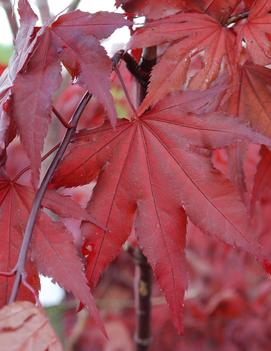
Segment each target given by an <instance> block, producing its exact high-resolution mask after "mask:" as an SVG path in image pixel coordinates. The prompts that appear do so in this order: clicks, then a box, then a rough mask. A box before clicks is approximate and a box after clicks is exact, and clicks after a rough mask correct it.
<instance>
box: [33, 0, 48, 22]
mask: <svg viewBox="0 0 271 351" xmlns="http://www.w3.org/2000/svg"><path fill="white" fill-rule="evenodd" d="M36 2H37V6H38V9H39V13H40V17H41V21H42V23H43V24H44V23H46V22H47V21H48V20H49V19H50V17H51V14H50V8H49V5H48V1H47V0H36Z"/></svg>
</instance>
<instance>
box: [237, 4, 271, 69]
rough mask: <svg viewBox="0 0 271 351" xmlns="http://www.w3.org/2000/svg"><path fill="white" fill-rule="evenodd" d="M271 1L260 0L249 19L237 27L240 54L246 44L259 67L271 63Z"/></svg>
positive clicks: (253, 7) (251, 10) (254, 6)
mask: <svg viewBox="0 0 271 351" xmlns="http://www.w3.org/2000/svg"><path fill="white" fill-rule="evenodd" d="M270 10H271V1H270V0H258V1H255V2H254V5H253V6H252V7H251V9H250V11H249V15H248V18H247V19H245V20H243V21H242V22H240V23H238V24H237V25H236V27H235V30H236V32H237V42H238V44H239V54H240V53H241V51H242V48H243V46H244V42H245V45H246V49H247V51H248V54H249V56H250V59H251V60H252V61H253V62H254V63H255V64H258V65H267V64H270V63H271V44H270V32H271V14H269V11H270Z"/></svg>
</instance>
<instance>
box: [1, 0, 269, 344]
mask: <svg viewBox="0 0 271 351" xmlns="http://www.w3.org/2000/svg"><path fill="white" fill-rule="evenodd" d="M116 6H117V7H120V8H122V9H123V10H124V13H109V12H97V13H94V14H90V13H88V12H82V11H80V10H76V11H72V12H68V13H64V14H60V15H58V16H56V17H54V18H51V19H50V20H48V21H47V23H46V24H44V25H41V26H37V20H38V17H37V15H36V14H35V13H34V11H33V10H32V8H31V6H30V4H29V2H28V1H27V0H19V3H18V10H19V15H20V26H19V30H18V33H17V36H16V39H15V41H14V53H13V56H12V57H11V59H10V62H9V65H8V67H7V68H6V69H5V70H4V72H3V73H2V75H1V78H0V166H1V168H0V232H1V236H0V243H1V245H0V305H1V307H3V306H5V305H6V304H8V303H11V302H14V301H15V299H16V298H18V299H19V300H27V301H32V302H34V301H35V298H36V296H37V294H38V290H39V288H40V283H39V273H42V274H44V275H47V276H50V277H52V278H53V279H54V280H55V281H56V282H58V283H59V284H60V285H61V286H62V287H63V288H65V289H66V291H68V292H71V293H72V294H73V295H74V296H75V297H76V298H77V299H78V300H79V301H80V302H81V304H82V305H84V306H86V307H88V309H89V311H90V313H91V320H90V323H91V325H93V323H96V324H97V325H98V326H99V327H100V329H101V330H103V331H104V327H103V322H102V321H101V318H100V316H99V313H98V310H97V308H96V305H95V301H94V298H93V296H92V293H93V291H94V289H95V288H96V286H97V284H98V282H99V281H100V278H101V276H102V274H103V273H104V272H105V271H106V269H107V268H108V266H110V264H111V263H112V261H113V260H114V259H115V258H116V257H118V256H119V254H120V252H121V250H122V247H123V245H124V244H125V243H127V242H129V245H130V246H131V247H132V248H133V249H136V250H138V249H139V248H140V250H142V253H143V254H144V255H145V256H146V258H147V261H148V263H149V264H150V266H151V268H152V271H153V273H154V277H155V279H156V281H157V283H158V285H159V287H160V288H161V289H162V291H163V294H164V296H165V299H166V301H167V303H168V305H169V309H170V311H171V318H172V320H173V323H174V325H175V327H176V329H177V331H178V333H182V332H183V328H184V322H183V321H184V320H185V318H184V310H185V307H184V294H185V291H186V290H187V289H189V284H188V280H189V278H188V276H189V274H191V268H190V264H191V262H190V261H191V260H189V255H186V251H187V242H189V245H191V246H192V250H194V251H195V252H196V253H197V254H199V252H200V247H201V246H202V250H204V247H205V245H207V244H206V242H209V240H210V241H211V243H213V241H212V240H213V238H215V239H219V240H220V241H222V242H224V244H226V245H227V246H226V247H228V246H232V247H234V248H235V249H236V250H239V251H238V252H241V251H244V252H246V253H248V254H250V255H251V256H252V257H254V258H255V259H256V260H257V261H258V262H259V263H260V265H262V266H263V267H264V268H265V269H266V271H267V272H269V273H270V272H271V263H270V258H269V257H270V253H271V245H270V244H271V241H270V238H269V236H270V234H269V233H270V220H268V216H267V215H266V213H267V212H268V210H269V209H270V190H269V188H270V176H269V175H270V161H271V156H270V150H269V147H270V146H271V145H270V144H271V140H270V134H271V110H270V101H271V99H270V98H271V92H270V67H269V65H270V64H271V43H270V38H271V14H270V11H271V1H270V0H255V1H253V0H251V1H250V0H232V1H224V0H214V1H207V0H206V1H205V0H193V1H186V0H170V1H168V0H161V1H159V3H157V2H155V1H152V0H150V1H147V0H117V1H116ZM138 16H145V23H143V20H142V22H141V24H136V22H137V21H135V23H133V20H134V19H136V18H137V17H138ZM137 23H138V22H137ZM123 26H128V27H129V28H130V32H131V39H130V41H129V43H128V45H127V51H126V52H124V51H121V52H118V53H117V54H116V55H114V57H113V59H112V60H111V59H110V57H109V56H108V54H107V52H106V50H105V49H104V47H103V46H102V45H101V41H102V40H103V39H106V38H108V37H109V36H110V35H111V34H112V33H113V32H114V31H115V30H116V29H118V28H121V27H123ZM148 48H151V49H148ZM148 50H152V53H153V52H155V53H156V54H155V57H154V59H153V57H152V60H149V61H152V65H153V67H152V69H151V72H148V71H147V69H146V67H144V64H143V63H144V59H146V60H147V61H148V57H147V58H146V57H145V56H144V55H146V52H148ZM139 53H140V54H141V53H143V54H142V58H141V61H139V62H138V54H139ZM121 60H123V61H124V62H125V63H126V65H127V67H124V65H123V63H120V62H119V61H121ZM142 61H143V63H142ZM112 71H115V73H114V72H112ZM149 73H150V74H149ZM67 74H68V75H70V78H71V80H72V85H70V86H68V87H66V88H65V79H63V77H64V76H65V75H67ZM63 86H64V88H63ZM140 86H141V88H142V87H144V89H146V92H145V93H144V96H141V98H140V99H138V98H136V96H135V95H136V89H137V88H138V89H139V87H140ZM119 91H121V94H122V95H121V98H120V99H119V100H117V98H116V95H117V94H118V93H119ZM84 92H86V93H85V95H84V97H83V98H82V99H81V97H82V96H83V93H84ZM92 95H93V96H94V98H95V100H93V99H92V100H91V101H90V102H89V100H90V99H91V97H92ZM114 95H115V96H114ZM138 95H139V94H138ZM124 100H125V101H124ZM116 101H117V103H116ZM87 104H88V105H87ZM137 105H138V106H137ZM120 110H122V115H121V118H120V115H119V111H120ZM123 112H125V113H124V114H123ZM56 117H57V118H58V119H59V120H60V122H61V123H62V125H64V126H65V127H66V128H67V130H66V133H65V135H64V138H63V140H62V141H61V137H62V136H63V132H62V131H60V132H59V133H57V132H56V133H55V134H57V135H56V138H58V140H57V142H58V144H57V145H55V146H53V147H52V148H51V150H49V151H48V152H47V153H45V152H44V151H43V150H44V149H46V150H47V149H50V148H49V147H47V145H48V144H49V145H50V136H51V134H52V131H53V129H54V128H55V129H56V123H57V122H56ZM69 119H71V120H70V122H68V121H69ZM79 119H80V121H79ZM76 128H77V130H76ZM252 144H257V145H258V149H252V146H251V145H252ZM66 148H67V152H66V153H65V155H64V157H63V154H64V152H65V150H66ZM56 150H57V153H56V155H55V156H54V158H53V161H51V163H50V161H49V166H48V169H47V171H46V172H45V175H44V171H41V165H42V162H43V161H45V160H46V162H48V157H49V156H50V155H51V154H53V152H54V151H56ZM251 150H254V151H253V152H255V154H256V156H255V157H252V156H253V155H254V154H253V152H252V151H251ZM255 150H256V151H255ZM259 150H260V151H259ZM29 171H30V172H29ZM41 175H42V177H41ZM84 185H89V186H88V187H87V190H84V192H85V195H86V197H87V204H86V206H85V208H83V207H81V205H80V203H78V202H77V201H76V200H74V198H72V197H71V196H68V195H64V192H63V189H64V188H76V187H81V186H84ZM90 189H91V190H90ZM65 191H67V189H65ZM35 211H36V212H35ZM66 219H70V220H72V221H77V223H78V222H79V223H80V231H79V234H78V235H79V237H77V238H75V234H74V233H71V232H70V230H69V229H68V228H67V226H66V225H65V223H66V222H65V220H66ZM31 228H32V229H31ZM191 228H192V229H191ZM193 232H194V234H193ZM195 233H196V234H197V233H198V235H199V237H200V238H201V235H202V233H203V234H206V235H208V237H207V239H205V241H204V240H199V243H196V242H194V241H193V237H194V236H195ZM193 235H194V236H193ZM190 237H192V240H191V238H190ZM200 245H201V246H200ZM214 245H215V244H214ZM189 247H190V246H189ZM215 247H216V246H215ZM188 250H189V249H188ZM206 251H207V249H206ZM206 256H208V255H206ZM205 259H206V260H208V258H206V257H205ZM241 259H242V257H241V258H240V260H241ZM192 261H193V260H192ZM215 262H217V261H215ZM192 263H194V264H195V261H193V262H192ZM216 264H218V265H219V264H220V263H219V262H217V263H216ZM192 275H193V269H192ZM222 285H223V284H222ZM237 295H238V294H237ZM237 295H236V292H232V291H231V293H230V294H229V295H227V293H226V294H225V295H222V296H219V297H218V298H217V299H218V300H215V301H213V302H210V304H209V305H208V306H209V307H208V309H207V310H204V311H203V312H202V311H198V313H201V316H202V318H203V319H204V320H205V321H206V318H207V317H206V316H207V315H211V316H213V315H216V313H217V314H218V315H219V313H220V312H221V311H220V307H218V306H220V301H222V300H223V303H224V300H225V301H226V303H229V305H230V307H229V309H226V312H225V314H226V313H228V314H229V315H230V316H232V315H234V316H235V315H238V316H239V310H236V307H235V306H236V305H238V303H239V302H240V301H241V298H240V297H239V296H237ZM220 299H221V300H220ZM242 303H243V302H242V301H241V302H240V304H242ZM192 305H193V304H191V308H194V309H195V308H196V307H195V306H192ZM227 306H228V305H227ZM13 308H15V309H19V310H20V311H21V312H20V313H21V314H22V315H23V317H22V321H21V322H20V325H18V326H16V327H14V323H15V321H13V320H12V318H11V319H10V318H9V313H12V309H13ZM221 309H222V307H221ZM240 309H241V307H240ZM214 311H215V312H214ZM1 313H2V314H3V318H2V319H1V320H5V319H7V320H8V323H10V326H9V327H8V328H9V329H10V330H11V332H12V333H14V334H16V340H18V343H24V342H26V343H29V344H30V343H32V342H33V343H35V342H38V341H37V336H36V334H35V329H33V326H31V327H29V328H30V330H31V332H30V335H27V336H26V334H25V328H26V329H27V328H28V326H27V323H28V322H29V320H30V321H31V320H32V318H37V319H38V320H39V321H40V323H44V326H45V327H44V328H47V331H46V332H45V333H46V335H47V336H48V340H47V341H46V342H48V343H47V344H46V345H45V346H42V345H40V349H41V350H43V349H44V350H45V349H49V350H51V349H52V350H57V349H58V344H57V346H55V345H50V342H51V343H54V342H55V341H54V340H55V339H54V335H53V334H52V333H51V330H50V327H49V326H48V324H47V321H43V318H44V317H43V316H42V315H41V312H40V310H39V309H37V308H36V307H34V306H33V305H32V304H31V303H30V302H23V303H19V304H11V305H10V306H8V307H4V308H3V309H2V310H1V311H0V315H1ZM221 313H222V312H221ZM240 313H241V312H240ZM28 314H31V316H32V315H33V316H34V317H31V318H30V317H28ZM216 316H217V315H216ZM15 324H16V323H15ZM1 328H2V327H1V325H0V340H1V338H2V339H3V340H6V337H7V336H6V330H5V328H4V327H3V328H2V329H1ZM31 333H32V334H31ZM32 338H33V340H32ZM44 342H45V341H44ZM18 345H19V344H18ZM18 347H20V346H18ZM59 347H60V346H59ZM37 350H38V348H37ZM180 350H181V348H180Z"/></svg>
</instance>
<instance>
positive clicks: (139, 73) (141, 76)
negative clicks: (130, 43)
mask: <svg viewBox="0 0 271 351" xmlns="http://www.w3.org/2000/svg"><path fill="white" fill-rule="evenodd" d="M120 60H123V61H124V62H125V63H126V67H127V69H128V71H129V72H130V73H131V74H132V75H133V76H134V77H135V78H136V80H137V81H138V83H140V84H141V85H143V86H147V82H148V74H147V73H146V72H145V71H143V70H142V69H141V67H140V66H139V65H138V63H137V62H136V60H135V59H134V58H133V57H132V56H131V55H130V54H129V53H128V52H126V51H124V50H119V51H118V52H116V54H115V55H114V56H113V58H112V61H113V67H114V65H117V64H118V63H119V61H120Z"/></svg>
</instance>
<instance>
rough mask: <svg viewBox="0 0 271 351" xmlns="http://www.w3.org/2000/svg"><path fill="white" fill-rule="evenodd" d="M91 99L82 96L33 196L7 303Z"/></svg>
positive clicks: (12, 298) (13, 295) (17, 284)
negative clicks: (47, 196)
mask: <svg viewBox="0 0 271 351" xmlns="http://www.w3.org/2000/svg"><path fill="white" fill-rule="evenodd" d="M90 99H91V94H90V93H88V92H87V93H85V95H84V96H83V98H82V100H81V101H80V103H79V105H78V107H77V109H76V110H75V112H74V114H73V116H72V118H71V121H70V129H68V130H67V131H66V134H65V137H64V139H63V141H62V143H61V145H60V147H59V149H58V150H57V153H56V154H55V156H54V158H53V160H52V162H51V164H50V166H49V168H48V170H47V172H46V174H45V176H44V178H43V180H42V182H41V185H40V187H39V189H38V191H37V193H36V195H35V198H34V201H33V204H32V209H31V212H30V215H29V218H28V221H27V224H26V228H25V233H24V237H23V242H22V246H21V249H20V253H19V257H18V260H17V263H16V266H15V269H14V272H16V273H15V280H14V284H13V287H12V291H11V295H10V298H9V303H13V302H14V301H15V300H16V297H17V294H18V290H19V287H20V284H21V282H22V281H23V280H24V279H25V277H24V275H25V270H24V267H25V262H26V257H27V252H28V248H29V244H30V241H31V238H32V233H33V229H34V226H35V223H36V220H37V217H38V213H39V209H40V206H41V202H42V199H43V197H44V194H45V192H46V190H47V187H48V184H49V182H50V180H51V178H52V176H53V174H54V173H55V170H56V168H57V166H58V164H59V162H60V161H61V159H62V157H63V155H64V153H65V151H66V149H67V147H68V145H69V143H70V141H71V138H72V136H73V134H74V132H75V130H76V127H77V124H78V122H79V119H80V117H81V115H82V113H83V111H84V109H85V107H86V106H87V104H88V102H89V100H90Z"/></svg>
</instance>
